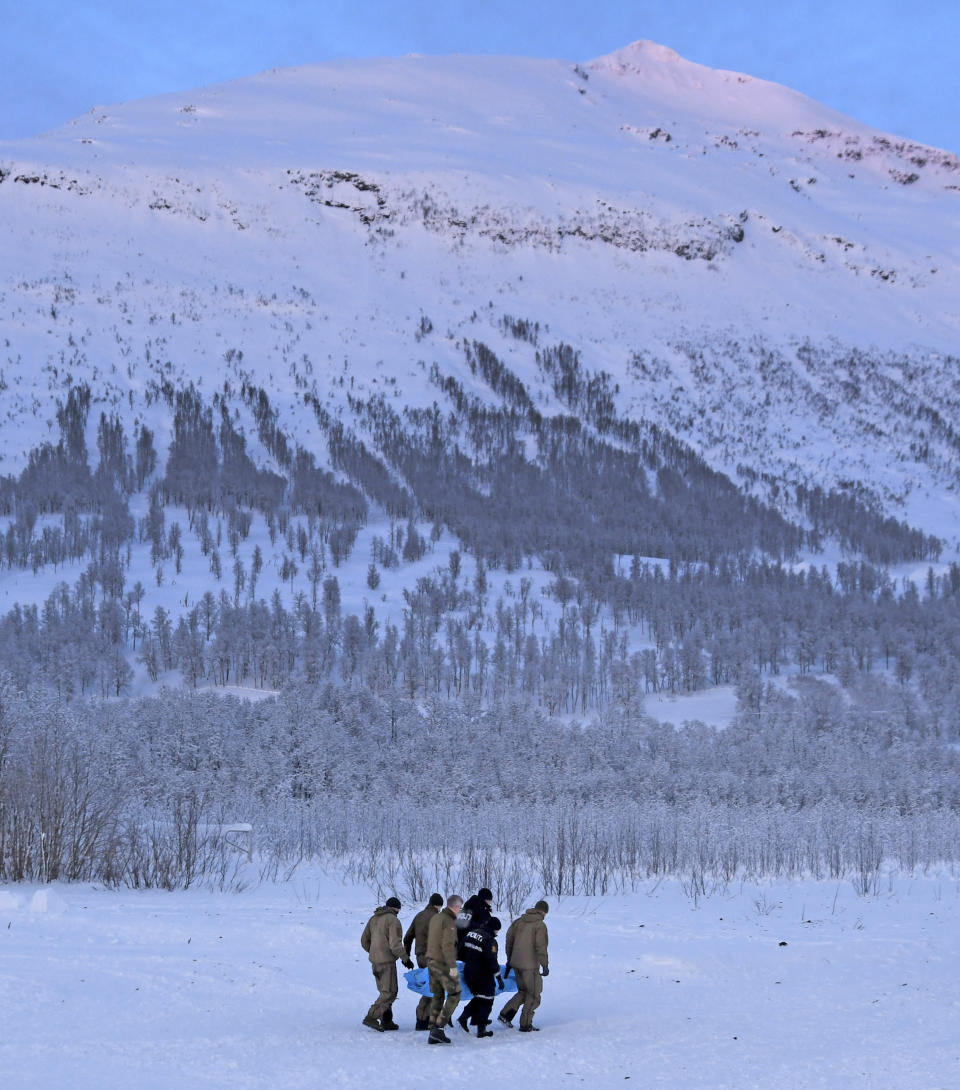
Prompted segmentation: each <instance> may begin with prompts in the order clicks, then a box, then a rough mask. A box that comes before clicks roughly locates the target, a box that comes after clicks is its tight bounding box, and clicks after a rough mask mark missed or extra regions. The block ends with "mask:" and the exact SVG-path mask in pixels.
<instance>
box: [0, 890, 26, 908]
mask: <svg viewBox="0 0 960 1090" xmlns="http://www.w3.org/2000/svg"><path fill="white" fill-rule="evenodd" d="M20 903H21V898H19V897H18V896H16V894H14V893H7V892H6V891H5V890H2V889H0V912H8V911H16V910H17V909H18V908H19V907H20Z"/></svg>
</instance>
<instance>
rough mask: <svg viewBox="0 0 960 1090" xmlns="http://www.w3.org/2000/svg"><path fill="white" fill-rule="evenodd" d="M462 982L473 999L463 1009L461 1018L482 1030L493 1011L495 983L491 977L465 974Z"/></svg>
mask: <svg viewBox="0 0 960 1090" xmlns="http://www.w3.org/2000/svg"><path fill="white" fill-rule="evenodd" d="M464 980H465V981H466V984H467V987H468V988H469V989H470V991H471V992H473V999H471V1000H470V1002H469V1003H468V1004H467V1005H466V1006H465V1007H464V1008H463V1017H464V1018H467V1019H469V1021H470V1023H471V1025H474V1026H476V1027H477V1028H478V1029H483V1028H484V1026H486V1024H487V1023H488V1022H489V1021H490V1012H491V1011H492V1010H493V997H494V995H495V994H496V990H497V988H496V981H495V980H494V979H493V977H492V976H480V977H472V976H467V974H466V973H464Z"/></svg>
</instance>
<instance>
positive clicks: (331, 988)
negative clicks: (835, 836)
mask: <svg viewBox="0 0 960 1090" xmlns="http://www.w3.org/2000/svg"><path fill="white" fill-rule="evenodd" d="M464 892H467V891H464ZM550 900H551V903H552V909H551V912H550V914H549V916H548V918H547V923H548V926H549V929H550V954H551V975H550V977H549V978H548V979H547V980H546V981H545V982H544V998H543V1004H542V1006H541V1008H540V1011H539V1012H538V1013H537V1017H536V1022H537V1023H538V1024H539V1025H541V1027H542V1032H541V1033H539V1034H536V1035H529V1036H528V1035H524V1036H521V1035H520V1034H519V1033H518V1032H517V1031H515V1030H514V1031H511V1030H506V1029H503V1028H502V1027H500V1026H498V1025H496V1024H495V1028H496V1034H495V1036H494V1037H493V1038H492V1039H490V1040H486V1041H478V1040H477V1039H476V1038H475V1037H472V1036H471V1037H469V1038H467V1037H466V1036H465V1035H464V1034H462V1033H461V1032H460V1030H459V1029H458V1028H457V1027H456V1026H454V1027H453V1029H452V1030H451V1035H452V1038H453V1045H452V1046H451V1047H449V1048H427V1047H426V1036H425V1034H422V1033H415V1032H414V1031H413V1029H412V1025H413V1007H414V1003H415V998H416V997H415V996H414V995H413V994H412V993H410V992H407V991H402V992H401V995H400V999H399V1001H398V1003H397V1004H396V1007H395V1016H396V1018H397V1021H398V1022H399V1023H400V1026H401V1030H400V1032H399V1033H394V1034H386V1035H383V1036H380V1035H376V1034H374V1033H372V1032H371V1031H369V1030H367V1029H365V1028H364V1027H362V1026H361V1025H360V1019H361V1018H362V1017H363V1014H364V1013H365V1011H366V1008H367V1005H368V1004H369V1003H370V1002H371V1000H372V998H373V996H374V994H375V989H374V987H373V978H372V976H371V973H370V970H369V965H368V964H367V961H366V957H365V955H364V954H363V951H362V950H361V949H360V946H359V941H358V940H359V935H360V931H361V930H362V928H363V924H364V922H365V920H366V918H367V916H368V915H369V912H370V911H371V909H372V907H373V905H374V903H375V900H374V898H373V897H372V895H370V894H368V893H367V892H366V891H365V890H363V889H362V888H359V887H344V886H341V885H340V884H339V883H338V882H337V881H335V880H333V879H331V878H329V877H326V876H324V875H322V874H320V873H318V872H315V871H314V872H310V873H309V874H307V873H305V872H304V873H300V874H298V875H297V876H295V877H294V878H293V880H292V881H290V882H289V883H287V884H285V885H265V886H261V887H257V888H253V889H250V890H248V891H246V892H244V893H241V894H225V893H209V892H205V891H189V892H186V893H183V892H180V893H173V894H171V893H165V892H157V891H150V892H131V891H122V892H108V891H104V890H99V889H94V888H91V887H79V886H61V887H59V888H58V889H56V890H54V891H52V892H51V893H49V894H47V893H46V891H37V893H36V894H34V892H33V890H32V889H29V888H23V887H16V886H8V887H0V1002H2V1009H3V1011H4V1033H3V1035H2V1038H0V1086H4V1087H11V1088H13V1087H16V1088H17V1090H61V1088H64V1087H70V1088H71V1090H113V1088H117V1090H119V1088H121V1087H128V1086H134V1085H135V1086H137V1087H138V1090H170V1088H172V1087H190V1088H194V1090H208V1088H209V1090H214V1088H221V1087H223V1088H227V1087H229V1088H231V1090H248V1088H249V1090H253V1088H264V1090H267V1088H269V1090H287V1088H290V1090H294V1088H296V1090H302V1088H303V1087H305V1086H314V1085H316V1086H334V1087H339V1086H343V1087H350V1086H375V1085H379V1084H381V1083H388V1084H389V1085H392V1086H396V1087H415V1086H419V1085H424V1084H425V1083H426V1082H428V1081H432V1082H434V1083H435V1084H439V1085H443V1084H444V1083H443V1080H447V1079H450V1078H453V1079H454V1080H455V1081H456V1083H457V1084H458V1085H464V1086H472V1085H486V1084H489V1083H490V1082H491V1081H501V1080H503V1079H506V1078H509V1079H510V1081H511V1082H513V1083H516V1084H519V1085H528V1086H535V1087H536V1086H550V1087H565V1086H581V1085H582V1086H588V1087H613V1086H623V1085H625V1084H629V1085H632V1086H637V1085H641V1086H648V1087H662V1088H671V1090H695V1088H703V1090H708V1088H709V1090H726V1088H731V1090H733V1088H736V1090H748V1088H758V1090H769V1088H771V1087H774V1086H782V1087H791V1088H794V1090H807V1088H811V1090H812V1088H814V1087H816V1088H821V1087H836V1088H840V1087H851V1086H854V1087H855V1086H862V1087H884V1088H889V1090H948V1088H953V1087H956V1086H957V1085H960V1044H958V1039H957V1034H956V1016H957V1011H958V1008H960V981H958V978H957V974H956V965H957V957H958V954H960V949H958V946H960V887H958V883H957V880H956V878H955V877H951V876H948V875H942V876H937V877H927V878H924V879H918V880H913V879H910V878H908V877H906V876H895V877H893V878H891V880H890V882H889V885H886V884H885V887H884V889H883V891H882V892H881V893H880V895H879V896H877V897H871V898H863V899H862V898H858V897H857V896H856V894H855V892H854V890H853V888H852V886H851V884H850V883H849V882H840V883H836V882H807V883H798V884H794V885H774V886H770V885H765V886H762V887H749V886H748V887H742V888H741V887H740V886H737V885H736V884H735V885H733V886H731V887H730V890H729V891H728V892H727V893H725V894H724V893H718V894H716V895H714V896H711V897H708V898H706V899H703V900H701V901H699V903H698V904H694V903H693V902H692V901H691V900H689V899H688V898H687V897H686V896H685V895H684V893H683V891H682V890H681V888H680V886H679V884H677V883H664V884H661V885H654V883H652V882H651V883H648V884H645V885H643V886H642V887H641V888H639V889H638V891H637V892H635V893H633V894H626V895H616V896H609V897H603V898H579V897H571V898H565V899H563V900H562V901H559V902H558V901H556V899H555V898H551V899H550ZM418 908H419V905H415V906H411V905H407V906H405V907H404V909H403V911H402V912H401V914H400V915H401V922H402V923H403V924H404V926H405V925H406V924H407V923H408V922H409V920H410V918H411V917H412V914H413V912H414V911H416V910H417V909H418ZM501 914H502V915H503V916H505V917H506V916H508V914H507V912H506V911H505V909H501ZM783 944H785V945H783ZM499 1006H500V1004H499V1003H498V1004H497V1006H496V1007H495V1008H494V1009H495V1011H496V1010H498V1009H499ZM437 1080H439V1082H437Z"/></svg>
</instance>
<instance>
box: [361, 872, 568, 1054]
mask: <svg viewBox="0 0 960 1090" xmlns="http://www.w3.org/2000/svg"><path fill="white" fill-rule="evenodd" d="M402 907H403V906H402V905H401V904H400V901H399V899H398V898H397V897H390V898H388V899H387V901H386V903H385V904H384V905H382V906H381V907H380V908H378V909H377V910H376V911H375V912H374V913H373V915H372V916H371V917H370V919H369V920H368V921H367V925H366V927H364V929H363V934H362V935H361V936H360V945H361V946H362V947H363V949H364V950H365V951H366V952H367V954H368V956H369V958H370V965H371V968H372V970H373V976H374V979H375V980H376V982H377V988H378V991H379V994H378V996H377V998H376V1000H375V1001H374V1003H373V1004H372V1005H371V1007H370V1009H369V1010H368V1011H367V1014H366V1017H365V1018H364V1019H363V1024H364V1025H365V1026H369V1027H370V1028H371V1029H375V1030H377V1031H379V1032H383V1031H385V1030H393V1029H399V1028H400V1027H399V1026H398V1025H397V1023H396V1022H395V1021H394V1020H393V1004H394V1003H395V1002H396V999H397V994H398V991H399V988H398V981H397V962H398V961H399V962H400V963H401V964H402V965H403V966H404V968H406V969H408V970H409V969H413V958H414V957H415V958H416V959H417V966H418V968H420V969H427V970H428V972H429V982H430V993H431V994H430V995H422V996H421V998H420V1002H419V1003H418V1004H417V1029H418V1030H426V1031H429V1036H428V1038H427V1040H428V1042H429V1043H430V1044H431V1045H438V1044H450V1043H451V1042H450V1038H449V1037H448V1036H447V1035H446V1033H445V1032H444V1030H445V1028H446V1027H447V1026H449V1025H450V1024H451V1022H452V1021H453V1014H454V1011H455V1010H456V1009H457V1007H458V1006H459V1004H460V999H461V985H460V969H459V967H458V965H457V962H458V961H459V962H461V963H462V965H463V981H464V984H466V987H467V989H468V990H469V991H470V992H471V993H472V996H473V998H472V999H471V1000H470V1001H469V1002H468V1003H467V1004H466V1006H465V1007H464V1008H463V1011H462V1012H461V1014H460V1015H459V1016H458V1018H457V1024H458V1025H459V1026H460V1028H461V1029H462V1030H464V1032H466V1033H469V1032H470V1026H471V1025H473V1026H475V1027H476V1030H477V1036H478V1037H492V1036H493V1031H492V1030H489V1029H487V1026H488V1025H489V1024H490V1021H491V1013H492V1011H493V1001H494V998H495V996H496V994H497V993H498V992H502V991H503V990H504V980H505V979H509V978H510V976H511V974H512V976H513V979H514V981H515V983H516V988H517V990H516V993H515V994H513V995H512V996H511V997H510V999H509V1000H508V1001H507V1003H506V1004H504V1006H503V1008H502V1009H501V1011H500V1013H499V1014H498V1015H497V1021H498V1022H500V1024H501V1025H504V1026H508V1027H511V1028H512V1027H513V1019H514V1017H515V1016H516V1014H517V1011H520V1032H521V1033H532V1032H534V1031H536V1030H537V1029H538V1028H539V1027H537V1026H535V1025H534V1024H533V1014H534V1011H535V1010H536V1009H537V1007H539V1006H540V996H541V993H542V991H543V977H545V976H547V974H548V973H549V972H550V967H549V961H548V957H547V925H546V923H545V922H544V917H545V916H546V914H547V913H548V912H549V911H550V906H549V905H548V904H547V902H546V901H537V903H536V904H535V905H534V906H533V908H530V909H527V911H526V912H524V913H523V915H522V916H518V917H517V919H515V920H514V921H513V923H511V924H510V926H509V928H507V937H506V955H507V960H506V965H505V966H504V968H503V970H502V972H501V968H500V961H499V953H500V951H499V945H498V942H497V935H498V934H499V932H500V929H501V926H502V925H501V923H500V921H499V920H498V919H497V917H496V916H494V915H493V894H492V893H491V891H490V890H489V889H486V888H484V889H481V890H478V892H477V893H475V894H474V895H473V896H472V897H470V898H469V899H468V900H467V901H466V903H464V900H463V898H462V897H460V896H458V895H457V894H451V895H450V896H449V897H448V898H447V901H446V905H444V901H443V897H441V896H440V894H439V893H433V894H431V895H430V900H429V901H428V902H427V904H426V906H425V907H424V908H422V909H421V910H420V911H419V912H418V913H417V914H416V916H414V918H413V920H412V922H411V923H410V926H409V927H408V928H407V931H406V934H403V932H402V928H401V926H400V919H399V916H398V913H399V912H400V909H401V908H402ZM401 936H402V937H401Z"/></svg>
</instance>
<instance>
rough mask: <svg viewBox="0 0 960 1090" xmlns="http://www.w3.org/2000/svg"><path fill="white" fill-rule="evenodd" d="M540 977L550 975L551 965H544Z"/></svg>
mask: <svg viewBox="0 0 960 1090" xmlns="http://www.w3.org/2000/svg"><path fill="white" fill-rule="evenodd" d="M540 975H541V976H549V975H550V966H549V965H544V967H543V968H542V969H541V970H540Z"/></svg>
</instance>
